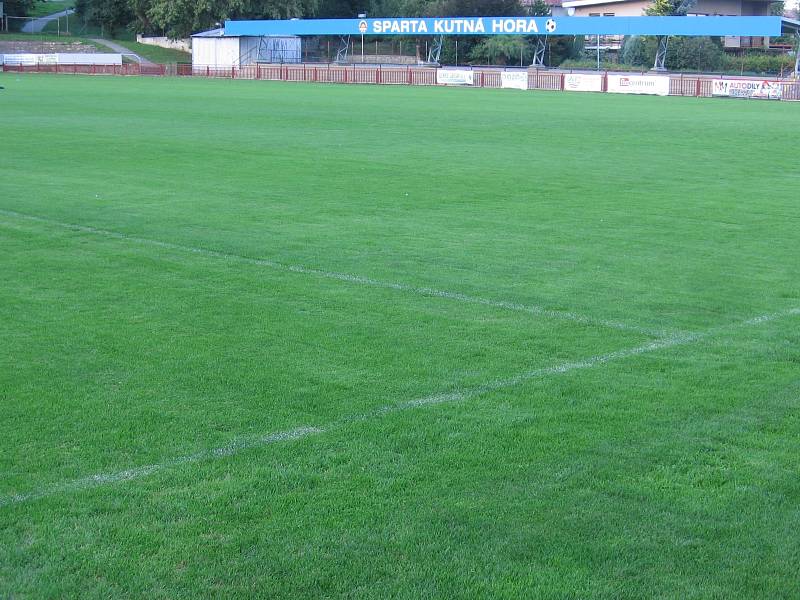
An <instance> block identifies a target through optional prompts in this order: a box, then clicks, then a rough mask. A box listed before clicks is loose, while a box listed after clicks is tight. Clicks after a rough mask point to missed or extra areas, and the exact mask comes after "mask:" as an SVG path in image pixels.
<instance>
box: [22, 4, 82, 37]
mask: <svg viewBox="0 0 800 600" xmlns="http://www.w3.org/2000/svg"><path fill="white" fill-rule="evenodd" d="M74 12H75V9H72V8H68V9H67V10H62V11H61V12H57V13H53V14H52V15H47V16H46V17H40V18H38V19H34V20H33V21H28V22H27V23H25V25H23V26H22V33H41V31H42V29H44V28H45V27H46V26H47V24H48V23H50V22H51V21H55V20H56V19H60V18H61V17H68V16H69V15H71V14H72V13H74Z"/></svg>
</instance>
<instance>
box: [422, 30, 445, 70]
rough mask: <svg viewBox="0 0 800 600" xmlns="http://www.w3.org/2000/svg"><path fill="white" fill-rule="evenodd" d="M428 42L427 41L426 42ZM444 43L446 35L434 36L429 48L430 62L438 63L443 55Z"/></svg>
mask: <svg viewBox="0 0 800 600" xmlns="http://www.w3.org/2000/svg"><path fill="white" fill-rule="evenodd" d="M425 43H426V44H427V42H425ZM443 44H444V36H443V35H437V36H436V37H435V38H433V43H432V44H431V45H430V48H429V49H428V63H430V64H432V65H438V64H439V59H440V58H441V56H442V45H443Z"/></svg>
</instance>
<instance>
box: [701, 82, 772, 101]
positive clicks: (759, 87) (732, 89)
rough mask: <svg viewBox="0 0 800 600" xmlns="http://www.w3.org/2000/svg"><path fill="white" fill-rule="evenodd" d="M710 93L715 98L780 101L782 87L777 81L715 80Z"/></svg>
mask: <svg viewBox="0 0 800 600" xmlns="http://www.w3.org/2000/svg"><path fill="white" fill-rule="evenodd" d="M713 85H714V88H713V91H712V93H713V94H714V95H715V96H728V97H730V98H762V99H765V100H780V99H781V98H782V97H783V85H782V84H781V83H780V82H779V81H758V80H754V79H715V80H714V82H713Z"/></svg>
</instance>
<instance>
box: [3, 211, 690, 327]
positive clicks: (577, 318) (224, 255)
mask: <svg viewBox="0 0 800 600" xmlns="http://www.w3.org/2000/svg"><path fill="white" fill-rule="evenodd" d="M0 215H5V216H7V217H12V218H17V219H26V220H29V221H34V222H38V223H44V224H47V225H54V226H57V227H61V228H64V229H71V230H73V231H80V232H82V233H91V234H94V235H101V236H104V237H109V238H113V239H118V240H126V241H129V242H136V243H138V244H147V245H150V246H158V247H160V248H167V249H169V250H179V251H181V252H190V253H192V254H201V255H203V256H210V257H213V258H221V259H224V260H233V261H236V262H241V263H245V264H249V265H257V266H260V267H268V268H270V269H275V270H279V271H287V272H290V273H301V274H303V275H314V276H316V277H322V278H324V279H334V280H336V281H345V282H347V283H356V284H359V285H367V286H371V287H376V288H383V289H389V290H397V291H399V292H406V293H409V294H416V295H418V296H426V297H432V298H444V299H447V300H454V301H457V302H465V303H468V304H480V305H482V306H489V307H492V308H500V309H504V310H511V311H517V312H524V313H528V314H531V315H536V316H541V317H549V318H553V319H561V320H565V321H573V322H575V323H580V324H582V325H596V326H601V327H607V328H609V329H619V330H622V331H633V332H636V333H640V334H642V335H646V336H650V337H659V338H660V337H671V336H673V335H681V334H680V333H675V332H670V331H665V330H655V329H649V328H646V327H639V326H637V325H629V324H627V323H622V322H620V321H613V320H607V319H595V318H593V317H589V316H586V315H581V314H578V313H574V312H570V311H562V310H551V309H547V308H543V307H541V306H533V305H527V304H519V303H517V302H507V301H504V300H491V299H489V298H481V297H479V296H469V295H467V294H461V293H458V292H448V291H445V290H437V289H434V288H429V287H417V286H413V285H407V284H405V283H393V282H390V281H381V280H378V279H372V278H371V277H364V276H362V275H351V274H349V273H338V272H336V271H325V270H322V269H314V268H311V267H304V266H302V265H287V264H284V263H279V262H276V261H273V260H269V259H266V258H249V257H247V256H242V255H239V254H231V253H229V252H220V251H219V250H209V249H207V248H198V247H193V246H184V245H182V244H174V243H172V242H164V241H161V240H154V239H150V238H143V237H138V236H133V235H127V234H124V233H119V232H116V231H110V230H108V229H98V228H96V227H89V226H87V225H75V224H72V223H63V222H61V221H55V220H53V219H46V218H44V217H37V216H34V215H28V214H25V213H19V212H16V211H13V210H4V209H0Z"/></svg>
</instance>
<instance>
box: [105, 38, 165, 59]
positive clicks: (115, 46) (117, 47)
mask: <svg viewBox="0 0 800 600" xmlns="http://www.w3.org/2000/svg"><path fill="white" fill-rule="evenodd" d="M90 39H91V40H92V41H93V42H97V43H98V44H103V45H104V46H108V47H109V48H111V49H112V50H113V51H114V52H119V53H120V54H124V55H125V56H127V57H128V58H132V59H133V60H135V61H136V62H138V63H139V64H140V65H154V64H156V63H154V62H150V61H149V60H147V59H146V58H144V57H142V56H139V55H138V54H135V53H134V52H131V51H130V50H128V49H127V48H126V47H125V46H120V45H119V44H117V43H115V42H112V41H111V40H104V39H102V38H90Z"/></svg>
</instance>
